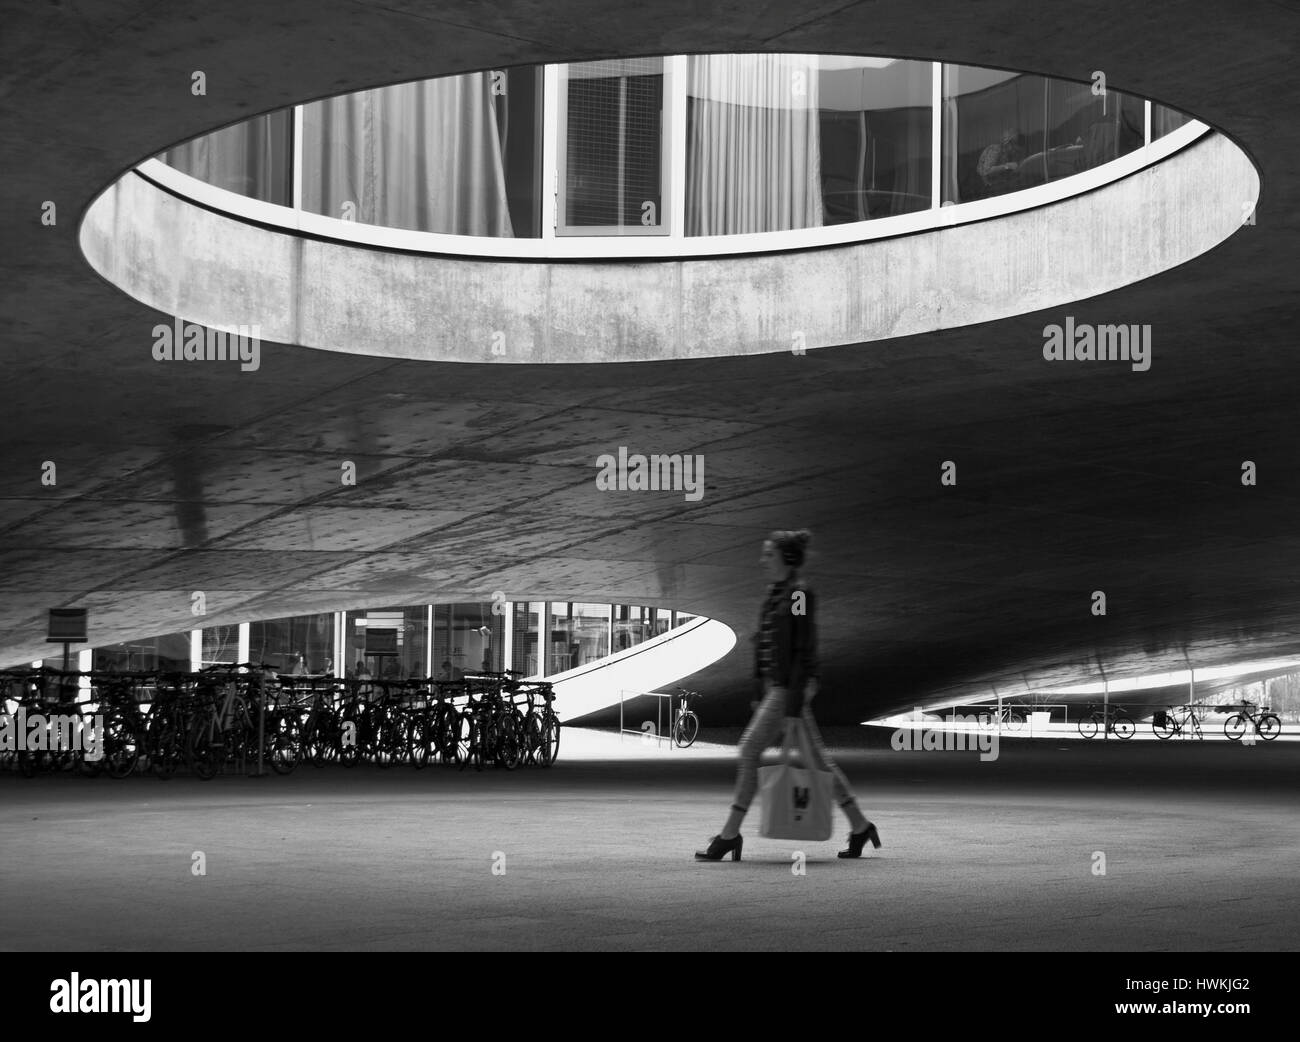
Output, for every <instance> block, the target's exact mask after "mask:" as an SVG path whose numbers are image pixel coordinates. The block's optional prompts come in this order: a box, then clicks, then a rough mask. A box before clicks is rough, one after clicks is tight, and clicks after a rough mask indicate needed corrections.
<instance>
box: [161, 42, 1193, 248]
mask: <svg viewBox="0 0 1300 1042" xmlns="http://www.w3.org/2000/svg"><path fill="white" fill-rule="evenodd" d="M547 68H550V69H551V70H552V72H551V73H547V72H546V71H545V70H544V68H543V67H537V66H533V67H521V68H515V69H494V70H488V71H485V72H476V73H469V74H466V75H461V76H449V77H443V78H440V79H433V80H423V81H417V82H412V83H403V84H397V85H394V86H390V87H381V88H377V89H374V90H367V91H359V92H356V93H352V94H345V95H340V96H338V97H334V98H327V99H325V100H323V101H317V102H312V103H310V104H307V105H302V106H299V107H297V108H295V109H286V110H282V111H279V112H274V113H271V114H268V115H265V116H260V117H258V118H256V119H253V120H249V121H248V122H246V123H243V124H239V125H237V126H233V127H227V128H226V129H224V130H220V131H217V132H216V133H214V134H209V135H206V136H205V137H202V138H196V139H195V140H193V141H190V142H186V143H185V144H183V145H179V146H177V147H175V148H173V149H170V150H169V151H167V152H165V153H163V155H162V156H161V157H160V158H161V159H162V160H163V161H164V162H166V163H168V164H169V165H171V166H173V167H175V168H176V169H178V170H181V171H182V172H184V173H187V174H190V175H192V176H193V177H196V178H199V179H201V180H204V181H207V182H209V183H211V184H213V185H216V186H218V187H220V188H224V189H228V190H229V191H232V192H237V193H239V194H241V195H246V196H248V197H250V198H253V199H257V200H261V201H264V202H271V203H277V204H280V205H284V206H295V205H297V206H300V207H301V208H302V210H304V211H305V212H307V213H311V214H317V215H321V216H326V217H332V218H337V219H340V220H344V221H353V222H358V223H361V224H367V225H374V226H381V227H387V228H393V229H403V230H410V231H420V232H436V233H442V234H448V235H460V236H478V237H488V238H539V237H544V232H543V214H544V213H545V212H547V211H546V209H545V207H544V198H543V197H544V195H545V188H544V186H545V185H546V184H547V176H546V172H545V171H544V170H543V161H542V160H543V156H544V155H545V154H546V149H545V146H546V145H547V144H548V143H549V144H551V145H552V147H553V154H554V156H555V170H554V172H553V173H554V178H555V206H554V213H553V215H552V217H551V218H550V219H552V220H553V226H552V228H551V230H550V231H549V232H547V233H545V234H547V235H555V236H596V235H620V236H638V235H668V234H672V235H677V236H688V237H696V236H725V235H737V234H747V233H765V232H785V231H796V230H799V229H808V228H820V227H828V226H832V225H844V224H855V223H861V222H866V221H872V220H875V219H878V218H882V217H896V216H900V215H903V214H911V213H916V212H919V211H922V210H927V209H932V208H936V207H938V206H940V205H957V204H962V203H966V202H973V201H977V200H980V199H986V198H990V197H994V196H1000V195H1006V194H1009V193H1012V192H1017V191H1021V190H1023V189H1027V188H1033V187H1036V186H1038V185H1042V184H1046V183H1049V182H1054V181H1059V180H1062V179H1064V178H1067V177H1070V176H1072V175H1074V174H1078V173H1082V172H1084V171H1086V170H1091V169H1094V168H1096V167H1099V166H1101V165H1103V164H1105V163H1109V162H1111V161H1113V160H1116V159H1118V158H1120V157H1121V156H1125V155H1128V154H1129V153H1131V152H1133V151H1134V150H1136V149H1139V148H1142V147H1143V146H1144V145H1145V144H1146V143H1147V142H1148V123H1149V140H1152V141H1154V140H1156V139H1158V138H1160V137H1163V136H1165V135H1167V134H1169V133H1170V132H1171V131H1173V130H1175V129H1177V128H1178V127H1180V126H1182V125H1184V124H1185V123H1187V122H1188V121H1189V117H1188V116H1186V115H1185V114H1183V113H1181V112H1177V111H1175V110H1172V109H1168V108H1166V107H1164V106H1161V105H1150V106H1149V107H1148V105H1147V103H1146V102H1144V101H1143V100H1142V99H1140V98H1136V97H1133V96H1131V95H1127V94H1124V93H1122V92H1119V91H1115V90H1109V89H1106V88H1105V87H1104V85H1102V84H1094V83H1091V82H1085V83H1081V82H1075V81H1070V80H1063V79H1056V78H1048V77H1044V76H1038V75H1032V74H1027V73H1017V72H1007V71H1003V70H998V69H987V68H982V67H977V66H969V65H951V64H942V65H939V64H935V63H932V62H923V61H910V60H903V59H891V58H870V57H849V56H839V55H809V54H721V55H717V54H714V55H692V56H687V57H654V58H628V59H615V60H609V61H596V62H581V63H574V64H569V65H560V66H553V67H547ZM547 75H553V76H554V77H555V90H554V94H553V96H554V97H555V99H556V100H555V102H554V105H553V107H554V111H549V110H548V108H547V104H546V103H545V100H544V99H545V98H546V97H547V89H546V87H545V78H546V76H547ZM936 83H937V84H939V89H938V90H937V91H936ZM936 94H938V96H937V97H936ZM1148 117H1149V119H1148ZM295 121H297V124H300V126H298V133H297V134H295ZM936 123H938V124H939V126H938V132H937V133H936V127H935V124H936ZM548 136H553V137H554V140H553V141H549V142H548ZM296 138H298V139H300V148H301V153H300V154H301V162H300V164H299V166H300V167H301V169H300V170H295V169H294V162H293V157H294V151H295V139H296ZM936 139H937V140H938V142H939V162H938V163H937V168H938V170H939V171H940V173H939V183H938V184H935V183H934V181H935V175H934V171H935V169H936V163H935V162H934V147H935V141H936ZM295 193H297V195H298V196H299V198H298V199H297V200H295ZM674 209H678V210H680V211H681V212H679V213H674V212H673V211H674Z"/></svg>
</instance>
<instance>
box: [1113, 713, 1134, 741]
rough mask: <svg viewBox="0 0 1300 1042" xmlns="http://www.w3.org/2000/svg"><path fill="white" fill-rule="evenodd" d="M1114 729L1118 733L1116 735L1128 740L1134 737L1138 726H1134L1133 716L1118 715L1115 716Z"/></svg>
mask: <svg viewBox="0 0 1300 1042" xmlns="http://www.w3.org/2000/svg"><path fill="white" fill-rule="evenodd" d="M1113 730H1114V731H1115V735H1116V737H1118V738H1122V739H1124V740H1125V741H1128V740H1129V739H1130V738H1132V737H1133V734H1134V732H1136V731H1137V728H1136V727H1135V726H1133V719H1132V717H1128V716H1117V717H1115V723H1114V726H1113Z"/></svg>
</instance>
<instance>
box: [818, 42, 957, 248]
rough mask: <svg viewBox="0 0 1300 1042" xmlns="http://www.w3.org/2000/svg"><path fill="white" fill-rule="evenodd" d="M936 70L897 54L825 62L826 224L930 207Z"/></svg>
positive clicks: (821, 105)
mask: <svg viewBox="0 0 1300 1042" xmlns="http://www.w3.org/2000/svg"><path fill="white" fill-rule="evenodd" d="M930 69H931V67H930V63H929V62H915V61H895V60H893V59H889V58H883V59H882V58H839V57H831V56H827V55H823V56H821V57H820V58H819V59H818V72H817V81H818V87H817V98H818V110H819V133H820V136H821V184H822V200H823V205H824V211H823V212H824V222H825V223H826V224H847V223H850V222H854V221H867V220H872V219H873V218H876V217H893V216H896V215H898V214H903V213H914V212H915V211H917V210H925V209H928V208H929V206H930V154H931V141H930V137H931V135H930V124H931V103H930V95H931V87H932V75H931V71H930Z"/></svg>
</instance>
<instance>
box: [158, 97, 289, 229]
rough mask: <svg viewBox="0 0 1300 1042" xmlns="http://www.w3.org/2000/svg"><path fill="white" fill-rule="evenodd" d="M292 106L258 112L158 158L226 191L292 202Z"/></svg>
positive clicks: (266, 200)
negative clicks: (268, 111)
mask: <svg viewBox="0 0 1300 1042" xmlns="http://www.w3.org/2000/svg"><path fill="white" fill-rule="evenodd" d="M291 116H292V110H290V109H281V110H280V111H279V112H272V113H269V114H267V115H265V116H258V117H257V118H256V119H250V120H247V121H245V122H243V123H236V124H235V125H234V126H233V127H226V129H225V130H218V131H217V132H216V133H214V134H205V135H204V136H203V137H198V138H195V139H194V140H193V141H187V142H185V144H183V145H177V146H176V147H175V148H173V149H169V150H168V151H166V152H164V153H163V154H162V155H161V156H160V157H159V158H160V159H162V161H163V162H164V163H166V164H167V165H168V166H173V167H175V168H176V169H177V170H179V171H181V172H182V173H185V174H189V175H190V177H196V178H198V179H199V180H200V181H206V182H207V183H208V184H210V185H215V186H216V187H217V188H224V189H225V190H226V191H228V192H238V193H239V194H240V195H246V196H248V197H249V198H250V199H260V200H261V201H262V202H265V203H275V204H277V205H278V206H291V205H292V204H293V171H292V161H293V133H292V130H291V127H292V119H291Z"/></svg>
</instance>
